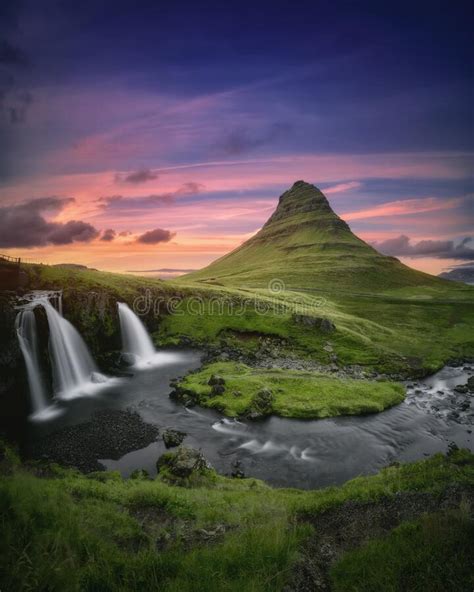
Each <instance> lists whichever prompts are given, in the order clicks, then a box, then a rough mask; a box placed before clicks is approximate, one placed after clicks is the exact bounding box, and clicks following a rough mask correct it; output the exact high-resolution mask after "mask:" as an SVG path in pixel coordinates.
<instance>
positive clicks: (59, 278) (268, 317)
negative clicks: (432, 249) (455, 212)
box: [26, 266, 474, 375]
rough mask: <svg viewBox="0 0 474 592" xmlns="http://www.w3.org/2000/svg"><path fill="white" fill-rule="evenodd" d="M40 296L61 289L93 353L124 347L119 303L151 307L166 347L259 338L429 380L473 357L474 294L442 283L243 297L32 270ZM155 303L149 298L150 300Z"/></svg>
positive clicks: (294, 352)
mask: <svg viewBox="0 0 474 592" xmlns="http://www.w3.org/2000/svg"><path fill="white" fill-rule="evenodd" d="M26 269H27V270H28V273H29V276H30V284H29V286H30V288H31V289H62V290H63V291H64V308H65V314H66V315H67V316H68V318H69V319H70V320H71V321H72V322H73V323H74V324H75V325H77V326H78V328H79V329H80V330H81V333H83V335H84V337H85V339H86V341H87V342H88V344H89V346H90V347H91V348H92V349H93V351H98V352H100V351H103V350H104V340H105V344H106V346H108V347H115V348H118V347H120V339H119V335H118V319H117V313H116V306H115V303H116V302H117V301H125V302H127V303H129V304H130V305H131V306H133V302H134V300H135V299H136V298H140V299H141V304H142V305H143V303H145V302H146V301H149V302H150V306H149V310H148V312H147V314H146V315H144V316H143V317H142V318H143V320H144V322H145V324H146V325H147V327H148V329H149V330H150V331H151V332H152V333H153V337H154V340H155V343H156V344H157V345H160V346H166V345H174V344H179V343H181V342H186V343H189V342H191V343H194V344H195V345H198V346H199V345H204V346H209V345H211V346H215V347H218V346H219V345H220V344H228V345H230V346H233V347H235V348H237V349H240V350H242V351H256V350H257V349H258V347H259V337H261V336H267V337H269V338H275V339H278V340H285V341H286V342H287V345H286V347H284V348H283V352H282V353H283V354H285V355H290V356H295V357H302V358H304V357H310V358H312V359H315V360H318V361H320V362H322V363H329V362H330V356H329V354H328V353H327V352H326V351H325V350H324V345H325V344H326V343H327V341H330V343H331V345H332V347H333V350H334V353H335V354H336V355H337V356H338V364H339V365H341V366H344V365H348V364H359V365H362V366H364V367H366V368H367V369H369V370H370V369H376V370H378V371H382V372H383V371H387V372H394V373H402V374H406V375H413V374H426V373H427V372H430V371H434V370H436V369H438V368H440V367H441V366H442V365H443V364H444V363H445V362H446V361H447V360H449V359H452V358H459V357H468V356H474V337H473V335H474V332H473V328H474V288H472V287H470V286H464V285H461V284H458V283H456V282H448V281H443V282H441V283H440V284H437V285H436V286H435V287H431V288H429V287H422V286H418V287H405V288H403V289H391V290H387V291H385V292H380V293H376V292H375V291H374V292H372V293H365V294H363V293H351V292H344V291H337V290H334V289H329V288H327V289H323V288H320V289H318V290H312V291H289V290H284V291H282V292H279V293H274V292H272V291H271V290H269V289H266V288H258V289H257V288H255V289H252V290H250V289H246V290H244V289H239V288H231V287H220V286H208V285H203V284H199V283H190V282H189V280H187V281H185V280H184V279H183V280H181V281H180V282H175V281H173V282H171V281H169V282H168V281H167V282H164V281H161V280H158V279H152V278H151V279H148V278H143V277H135V276H131V275H128V276H127V275H120V274H112V273H107V272H98V271H92V270H85V271H83V270H70V269H62V268H58V267H49V266H31V267H27V268H26ZM146 299H148V300H146ZM295 313H296V314H304V315H307V316H309V317H322V318H327V319H330V320H331V321H332V322H333V323H334V324H335V326H336V331H335V332H334V333H331V334H330V335H327V334H324V333H322V332H321V331H318V330H317V329H316V328H314V327H307V326H304V325H301V324H299V323H297V322H295V320H294V316H293V315H294V314H295Z"/></svg>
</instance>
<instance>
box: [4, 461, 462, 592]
mask: <svg viewBox="0 0 474 592" xmlns="http://www.w3.org/2000/svg"><path fill="white" fill-rule="evenodd" d="M7 456H8V457H7V459H6V460H5V459H4V461H3V462H2V466H1V469H2V471H3V476H2V477H1V479H0V524H1V532H2V536H1V537H0V588H1V589H2V590H3V592H13V591H15V592H16V591H18V590H35V591H39V590H48V591H51V592H56V591H58V592H69V591H71V592H76V591H81V592H84V591H86V592H88V591H101V592H108V591H110V592H115V591H119V592H125V591H127V592H128V591H135V590H136V591H140V592H142V591H143V590H152V589H157V590H160V591H165V592H168V591H173V592H177V591H178V590H179V591H180V592H187V591H190V592H198V591H199V592H202V591H203V590H206V591H211V592H221V591H223V592H226V591H244V592H247V591H248V592H260V591H268V592H270V591H272V592H274V591H278V590H281V589H282V587H283V585H284V583H285V582H286V581H287V580H288V579H289V578H290V577H291V568H292V565H293V564H294V562H295V560H296V559H297V557H298V549H299V547H300V545H301V544H302V543H303V542H304V540H305V538H306V536H307V535H308V534H310V530H309V527H308V526H307V525H306V524H305V522H304V520H303V521H302V520H301V517H304V515H311V516H314V515H315V514H317V513H318V512H320V511H322V510H325V509H328V508H332V507H336V506H338V505H340V504H342V503H344V502H345V501H348V500H366V501H367V500H377V499H380V498H381V497H384V496H392V495H396V494H397V493H399V492H403V491H426V492H431V493H434V494H436V493H437V492H441V491H443V490H444V489H445V487H446V486H447V485H452V484H456V483H458V484H461V485H467V484H471V485H472V484H474V456H473V455H471V454H469V453H468V452H467V451H456V452H455V453H453V454H452V455H451V456H449V457H445V456H443V455H436V456H434V457H432V458H430V459H428V460H425V461H421V462H417V463H412V464H407V465H402V466H400V467H390V468H387V469H385V470H383V471H381V472H380V473H379V474H378V475H375V476H373V477H364V478H358V479H354V480H353V481H350V482H348V483H347V484H345V485H344V486H342V487H338V488H335V487H333V488H328V489H323V490H316V491H299V490H291V489H286V490H285V489H283V490H278V489H272V488H270V487H267V486H266V485H264V484H263V483H261V482H259V481H256V480H253V479H244V480H230V479H226V478H223V477H219V476H217V475H215V474H214V473H213V472H210V473H208V474H206V475H205V476H203V477H202V479H201V480H200V481H199V480H198V481H196V482H195V483H194V485H193V486H192V487H191V486H189V487H177V486H171V485H169V484H167V483H165V482H163V481H160V480H159V479H155V480H141V479H138V480H133V479H129V480H122V479H121V478H120V476H119V475H117V474H115V473H101V474H92V475H90V476H88V477H86V476H84V475H80V474H78V473H75V472H74V471H71V470H64V469H60V468H59V467H56V468H54V467H52V468H50V469H49V470H48V471H47V472H45V470H44V469H42V470H41V471H40V473H39V474H40V475H41V478H40V477H38V476H36V474H38V471H39V468H38V467H33V468H28V467H25V466H22V465H20V464H19V463H17V462H16V461H15V460H14V459H12V457H11V453H10V452H9V453H8V455H7ZM188 485H189V484H188ZM298 516H300V520H296V518H297V517H298ZM218 527H220V528H221V529H222V532H223V533H224V534H223V535H222V536H217V537H215V538H214V539H211V540H210V541H207V542H206V540H203V539H202V537H201V536H200V535H201V533H202V532H203V529H204V531H205V532H212V531H215V530H216V529H217V528H218ZM438 536H443V537H444V532H441V533H439V532H435V531H433V532H432V538H435V537H438ZM460 536H461V535H460ZM437 540H438V543H437V544H438V545H439V546H440V545H441V544H442V540H444V539H441V540H440V539H437ZM463 540H464V539H463ZM375 560H376V561H378V562H379V563H383V562H384V561H386V557H385V555H384V556H381V555H380V556H377V557H375V559H374V561H375ZM382 589H387V588H386V587H383V588H382ZM448 589H449V588H447V590H448Z"/></svg>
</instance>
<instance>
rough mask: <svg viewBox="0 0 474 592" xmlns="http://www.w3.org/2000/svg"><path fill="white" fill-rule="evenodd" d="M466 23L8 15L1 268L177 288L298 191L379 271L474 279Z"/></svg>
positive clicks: (301, 8)
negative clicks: (26, 264)
mask: <svg viewBox="0 0 474 592" xmlns="http://www.w3.org/2000/svg"><path fill="white" fill-rule="evenodd" d="M473 20H474V19H473V8H472V3H471V2H467V1H466V2H465V1H464V0H459V1H458V2H455V3H450V4H448V3H446V2H436V1H431V2H426V3H425V2H424V1H417V2H413V1H411V2H403V1H402V2H397V3H384V2H380V1H379V2H364V1H359V2H343V1H333V2H329V1H327V2H326V1H324V2H322V1H318V0H312V1H311V2H306V1H300V2H298V3H294V2H278V1H273V2H268V3H267V2H258V1H254V2H239V3H234V2H227V3H226V2H205V1H202V2H179V1H178V2H162V1H160V0H154V1H150V2H148V1H141V0H137V1H135V2H131V1H120V0H115V1H114V2H111V1H108V0H105V1H100V0H95V1H89V0H82V1H81V2H72V1H67V0H42V1H41V2H37V1H35V0H15V1H11V0H3V1H2V3H1V4H0V253H5V254H10V255H14V256H21V257H22V258H25V259H29V260H31V261H35V262H42V263H71V262H73V263H80V264H84V265H88V266H89V267H95V268H99V269H104V270H111V271H135V272H137V271H140V272H147V273H158V274H162V275H164V276H166V275H173V274H175V273H180V272H181V270H190V269H197V268H200V267H202V266H204V265H206V264H208V263H210V262H211V261H213V260H214V259H216V258H218V257H220V256H221V255H223V254H225V253H226V252H228V251H230V250H231V249H233V248H235V247H237V246H238V245H239V244H241V243H242V242H243V241H244V240H246V239H247V238H249V237H250V236H252V235H253V234H254V233H255V232H256V231H257V230H258V229H259V228H260V227H261V225H262V224H263V223H264V222H265V221H266V219H267V218H268V217H269V216H270V214H271V213H272V211H273V210H274V208H275V207H276V204H277V201H278V196H279V195H280V194H281V193H283V191H285V190H286V189H287V188H289V187H290V186H291V185H292V184H293V183H294V182H295V181H296V180H299V179H303V180H305V181H308V182H310V183H314V184H315V185H316V186H318V187H319V188H320V189H321V190H322V191H323V192H324V193H325V194H326V195H327V197H328V199H329V201H330V203H331V205H332V207H333V209H334V210H335V211H336V213H337V214H339V215H340V216H341V217H342V218H344V219H345V220H346V221H347V222H348V223H349V225H350V226H351V228H352V230H353V231H354V232H355V233H356V234H357V235H358V236H360V237H361V238H363V239H364V240H366V241H367V242H369V243H371V244H373V245H375V246H376V247H377V248H378V249H379V250H381V251H382V252H385V253H387V254H390V255H394V256H397V257H399V258H400V259H401V260H402V261H404V262H405V263H407V264H408V265H410V266H412V267H415V268H417V269H422V270H424V271H428V272H429V273H435V274H437V273H439V272H440V271H442V270H445V269H448V268H452V267H456V266H459V265H463V266H464V265H466V264H468V265H469V264H470V263H472V264H473V265H474V261H473V260H474V231H473V228H474V225H473V195H474V178H473V172H474V107H473V105H474V96H473V95H474V92H473V90H474V88H473V84H474V83H473V63H474V62H473V46H472V40H471V32H472V28H473V24H474V23H473ZM471 237H472V238H471ZM149 270H153V271H149ZM156 270H165V271H158V272H157V271H156Z"/></svg>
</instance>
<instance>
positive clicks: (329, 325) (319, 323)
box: [293, 313, 336, 333]
mask: <svg viewBox="0 0 474 592" xmlns="http://www.w3.org/2000/svg"><path fill="white" fill-rule="evenodd" d="M293 321H294V322H295V323H298V324H299V325H304V326H305V327H311V328H314V329H319V330H320V331H321V332H322V333H333V332H334V331H335V330H336V325H335V324H334V323H333V322H332V321H331V320H329V319H326V318H323V317H313V316H310V315H304V314H298V313H295V314H294V315H293Z"/></svg>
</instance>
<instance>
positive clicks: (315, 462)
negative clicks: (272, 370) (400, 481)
mask: <svg viewBox="0 0 474 592" xmlns="http://www.w3.org/2000/svg"><path fill="white" fill-rule="evenodd" d="M38 304H39V305H41V306H43V307H44V308H45V310H46V314H47V317H48V321H49V326H50V346H51V357H52V360H53V376H54V383H55V386H56V398H59V405H60V407H61V410H62V412H63V414H62V415H61V416H57V417H52V418H51V420H50V421H49V422H46V423H41V424H34V425H32V426H31V427H30V430H29V435H28V437H29V439H30V445H33V446H34V442H35V440H36V439H37V438H42V437H44V436H46V435H47V434H49V433H52V432H54V431H55V430H57V429H59V428H61V427H63V426H66V425H71V424H77V423H80V422H83V421H87V420H88V419H89V418H90V417H91V415H92V414H93V413H94V412H95V411H97V410H100V409H130V410H132V411H137V412H138V413H139V414H140V415H141V417H142V418H143V419H144V420H145V421H146V422H149V423H153V424H155V425H157V426H158V427H159V428H160V429H164V428H174V429H178V430H181V431H183V432H186V434H187V435H186V438H185V440H184V444H185V445H188V446H193V447H196V448H201V449H202V451H203V453H204V455H205V456H206V458H208V460H209V461H210V462H211V464H212V465H213V466H214V467H215V468H216V469H217V470H218V471H220V472H221V473H224V474H230V473H231V472H232V471H233V470H235V469H236V467H238V468H239V470H242V471H243V472H244V473H245V475H246V476H248V477H256V478H260V479H264V480H266V481H267V482H268V483H271V484H273V485H276V486H285V487H300V488H314V487H322V486H327V485H336V484H340V483H343V482H344V481H346V480H348V479H351V478H354V477H356V476H358V475H365V474H371V473H374V472H376V471H378V470H380V468H382V467H384V466H386V465H388V464H390V463H392V462H395V461H411V460H417V459H421V458H423V457H425V456H428V455H431V454H433V453H435V452H446V450H447V448H448V445H449V444H450V442H455V443H456V444H457V445H458V446H459V447H466V448H469V449H471V450H474V446H473V438H472V424H473V422H474V406H473V404H472V402H473V396H472V394H469V393H462V392H459V389H456V387H457V386H458V385H463V384H466V382H467V379H468V378H469V377H470V376H473V375H474V366H473V365H472V364H466V365H464V366H462V367H450V366H447V367H445V368H444V369H443V370H441V371H440V372H438V373H436V374H435V375H433V376H431V377H427V378H426V379H424V380H419V381H416V382H413V381H411V382H409V383H407V397H406V400H405V401H404V402H403V403H401V404H400V405H397V406H395V407H392V408H391V409H388V410H386V411H384V412H382V413H377V414H373V415H366V416H352V417H340V418H333V419H320V420H297V419H286V418H280V417H275V416H272V417H269V418H266V419H263V420H261V421H255V422H251V421H237V420H232V419H227V418H224V417H223V416H222V415H220V414H219V413H218V412H216V411H213V410H206V409H200V408H198V407H195V408H191V409H187V408H185V407H183V406H182V405H180V404H178V403H176V402H174V401H173V400H172V399H171V398H170V397H169V393H170V392H171V387H170V381H171V380H172V379H174V378H177V377H180V376H183V375H185V374H187V373H188V372H190V371H192V370H195V369H197V368H198V367H199V366H200V365H201V354H200V352H197V351H191V350H188V351H183V350H181V351H179V352H177V351H160V352H156V351H155V349H154V348H153V345H151V349H150V344H151V340H150V339H149V337H148V335H147V334H146V330H145V328H144V327H143V325H142V323H141V322H140V321H139V319H138V318H137V317H136V316H135V315H134V313H133V312H132V311H131V310H130V309H129V308H128V307H127V306H126V305H119V314H120V319H121V326H122V333H123V348H124V352H125V353H129V354H133V355H134V356H135V358H134V365H133V367H132V370H133V373H132V374H131V376H130V377H128V378H122V379H109V380H107V383H106V384H107V388H106V389H105V388H100V389H95V390H94V389H92V391H91V385H92V386H95V387H97V386H99V387H101V386H103V385H101V384H97V383H94V380H98V379H97V378H95V379H94V375H95V373H96V368H95V365H94V362H93V360H92V358H91V357H90V354H89V352H88V351H87V348H86V346H85V344H84V342H83V341H82V338H81V337H80V336H79V334H78V333H77V331H76V330H75V329H74V328H73V327H72V325H71V324H70V323H69V322H68V321H66V320H65V319H64V318H63V317H62V316H61V315H60V314H59V312H58V311H57V310H56V309H55V308H54V306H52V304H50V303H49V301H46V303H45V302H44V301H42V302H41V303H38V302H37V301H35V305H38ZM30 313H31V314H30ZM32 313H33V311H32V310H29V309H28V310H23V311H20V313H19V317H18V319H17V329H18V337H19V340H20V346H21V349H22V351H23V355H24V357H25V363H26V368H27V372H28V378H29V380H30V389H31V397H32V402H33V407H34V411H35V412H40V413H41V411H42V410H44V409H45V408H48V406H49V404H50V401H48V396H47V394H45V389H44V387H41V382H40V377H41V372H40V369H39V361H38V356H37V350H36V347H37V346H36V345H35V333H36V323H35V321H34V314H32ZM145 337H146V338H147V339H146V340H145ZM72 358H74V359H72ZM56 366H57V367H56ZM99 376H100V375H99ZM99 380H100V379H99ZM91 393H93V394H95V395H96V396H93V397H90V396H87V397H84V396H76V397H71V395H72V394H76V395H84V394H91ZM45 406H46V407H45ZM70 445H74V443H73V442H71V443H70ZM165 450H166V449H165V447H164V443H163V441H162V439H161V437H159V438H158V440H157V441H156V442H153V443H152V444H150V445H149V446H147V447H146V448H143V449H141V450H133V451H132V452H129V453H128V454H125V455H124V456H123V457H122V458H120V459H119V460H111V459H99V460H100V462H101V463H102V464H103V466H104V467H106V468H107V469H110V470H119V471H120V472H121V473H122V474H123V475H124V476H128V475H130V474H131V472H132V471H134V470H135V469H138V468H143V469H146V470H147V471H148V472H149V473H150V474H152V475H153V474H155V472H156V470H155V465H156V461H157V459H158V457H159V456H160V455H161V454H163V452H165Z"/></svg>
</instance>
